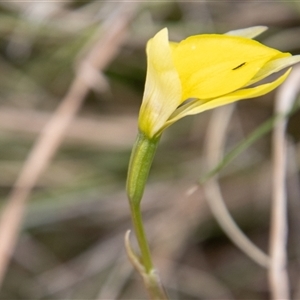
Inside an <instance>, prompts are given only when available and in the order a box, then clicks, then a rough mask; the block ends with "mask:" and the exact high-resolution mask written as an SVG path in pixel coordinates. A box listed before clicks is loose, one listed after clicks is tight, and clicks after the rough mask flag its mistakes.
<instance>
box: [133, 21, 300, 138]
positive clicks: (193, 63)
mask: <svg viewBox="0 0 300 300" xmlns="http://www.w3.org/2000/svg"><path fill="white" fill-rule="evenodd" d="M264 30H265V28H264V27H253V28H248V29H241V30H236V31H232V32H228V33H227V34H223V35H221V34H202V35H195V36H191V37H188V38H187V39H185V40H183V41H181V42H180V43H174V42H169V38H168V30H167V29H166V28H165V29H162V30H161V31H159V32H158V33H157V34H156V35H155V36H154V37H153V38H152V39H150V40H149V41H148V44H147V77H146V84H145V91H144V97H143V102H142V106H141V109H140V115H139V130H140V131H141V132H142V133H143V134H144V135H145V136H147V137H148V138H154V137H158V136H160V135H161V133H162V131H163V130H164V129H165V128H166V127H168V126H170V125H171V124H172V123H174V122H175V121H177V120H179V119H181V118H183V117H185V116H187V115H193V114H197V113H200V112H203V111H206V110H209V109H212V108H215V107H218V106H222V105H225V104H228V103H232V102H235V101H238V100H242V99H247V98H253V97H257V96H261V95H264V94H266V93H268V92H270V91H271V90H273V89H275V88H276V87H277V86H278V85H280V84H281V83H282V82H283V81H284V80H285V79H286V77H287V76H288V73H289V72H290V69H289V70H287V71H286V72H285V73H284V74H283V75H281V76H280V77H279V78H277V79H276V80H273V81H272V82H269V83H263V84H259V85H257V84H256V85H255V86H254V87H253V86H251V85H252V84H255V83H257V82H259V81H261V80H262V79H264V78H266V77H267V76H269V75H270V74H272V73H274V72H277V71H280V70H282V69H284V68H286V67H289V66H291V65H293V64H295V63H297V62H299V61H300V56H291V54H290V53H283V52H280V51H278V50H276V49H272V48H270V47H267V46H264V45H262V44H261V43H259V42H257V41H254V40H252V38H253V37H255V36H256V35H258V34H259V33H261V32H262V31H264ZM249 86H250V87H249Z"/></svg>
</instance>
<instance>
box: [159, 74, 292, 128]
mask: <svg viewBox="0 0 300 300" xmlns="http://www.w3.org/2000/svg"><path fill="white" fill-rule="evenodd" d="M290 71H291V68H290V69H289V70H287V71H286V72H285V73H284V74H283V75H282V76H280V77H279V78H277V79H276V80H275V81H273V82H271V83H266V84H262V85H260V86H257V87H253V88H247V89H240V90H238V91H235V92H233V93H230V94H228V95H225V96H222V97H220V98H216V99H212V100H208V101H207V102H205V103H203V101H201V100H200V101H199V100H193V101H191V102H190V103H187V104H185V105H183V106H181V107H180V108H179V109H177V110H176V112H175V113H174V114H173V115H172V116H171V117H170V119H169V120H168V122H167V123H166V124H165V126H164V128H163V129H165V128H167V127H168V126H170V125H171V124H173V123H174V122H176V121H177V120H179V119H181V118H183V117H185V116H188V115H195V114H198V113H201V112H204V111H206V110H210V109H213V108H216V107H219V106H223V105H226V104H229V103H232V102H236V101H239V100H243V99H249V98H254V97H258V96H262V95H265V94H267V93H269V92H270V91H272V90H274V89H275V88H276V87H278V86H279V85H280V84H281V83H282V82H283V81H284V80H285V79H286V78H287V76H288V74H289V73H290Z"/></svg>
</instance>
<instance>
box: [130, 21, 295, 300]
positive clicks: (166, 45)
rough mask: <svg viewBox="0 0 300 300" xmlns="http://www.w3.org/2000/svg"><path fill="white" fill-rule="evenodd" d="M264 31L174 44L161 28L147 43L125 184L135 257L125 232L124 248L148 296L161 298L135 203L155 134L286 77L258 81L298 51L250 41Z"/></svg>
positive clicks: (197, 37) (254, 94) (256, 29)
mask: <svg viewBox="0 0 300 300" xmlns="http://www.w3.org/2000/svg"><path fill="white" fill-rule="evenodd" d="M264 30H266V27H263V26H257V27H252V28H246V29H240V30H235V31H231V32H228V33H227V34H223V35H222V34H202V35H195V36H191V37H189V38H187V39H185V40H183V41H181V42H180V43H174V42H169V38H168V30H167V29H166V28H165V29H162V30H161V31H159V32H158V33H157V34H156V35H155V36H154V37H153V38H152V39H150V40H149V42H148V44H147V64H148V67H147V76H146V84H145V91H144V96H143V102H142V105H141V109H140V114H139V133H138V136H137V139H136V142H135V145H134V147H133V149H132V153H131V158H130V162H129V168H128V176H127V186H126V190H127V195H128V199H129V203H130V209H131V216H132V222H133V226H134V229H135V233H136V237H137V241H138V244H139V247H140V251H141V256H140V257H137V256H136V255H135V254H134V251H132V250H131V247H130V244H129V240H128V235H127V237H126V249H127V253H128V255H129V258H130V260H131V261H132V262H133V264H134V266H135V267H136V269H137V270H139V272H140V273H141V275H142V278H143V279H144V282H145V286H146V287H147V289H148V291H149V293H150V295H153V299H154V298H155V299H166V296H165V293H164V289H163V288H162V287H161V285H160V280H159V278H158V277H157V276H158V275H157V272H155V270H154V267H153V263H152V259H151V255H150V251H149V246H148V243H147V239H146V235H145V231H144V227H143V222H142V216H141V210H140V203H141V200H142V197H143V193H144V188H145V185H146V181H147V178H148V174H149V171H150V168H151V164H152V160H153V158H154V155H155V151H156V148H157V145H158V143H159V140H160V137H161V134H162V132H163V130H164V129H166V128H167V127H168V126H170V125H171V124H173V123H174V122H176V121H177V120H179V119H181V118H183V117H185V116H187V115H194V114H198V113H201V112H203V111H206V110H209V109H212V108H215V107H218V106H222V105H225V104H228V103H232V102H235V101H238V100H242V99H247V98H253V97H257V96H261V95H264V94H266V93H268V92H270V91H272V90H273V89H275V88H276V87H278V86H279V85H280V84H281V83H282V82H283V81H284V80H285V79H286V77H287V76H288V74H289V72H290V69H289V70H287V71H286V72H285V73H284V74H283V75H281V76H279V78H277V79H275V80H273V81H271V82H269V83H260V84H259V82H260V81H261V80H262V79H264V78H266V77H268V76H269V75H271V74H273V73H275V72H278V71H280V70H282V69H284V68H286V67H289V66H291V65H293V64H295V63H297V62H300V56H299V55H298V56H291V54H290V53H283V52H280V51H278V50H276V49H272V48H270V47H267V46H264V45H262V44H261V43H259V42H256V41H253V40H252V38H254V37H255V36H257V35H258V34H260V33H261V32H263V31H264ZM253 84H255V86H253Z"/></svg>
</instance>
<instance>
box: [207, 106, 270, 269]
mask: <svg viewBox="0 0 300 300" xmlns="http://www.w3.org/2000/svg"><path fill="white" fill-rule="evenodd" d="M233 107H234V106H233V105H230V106H225V107H221V108H219V109H217V110H215V111H213V115H212V119H211V122H210V125H209V128H208V131H207V139H206V153H207V154H206V157H207V165H208V170H211V169H213V168H214V167H215V166H216V165H217V164H218V162H219V161H220V160H221V159H222V155H223V149H224V144H225V140H226V131H227V128H228V124H229V121H230V117H231V115H232V112H233ZM203 190H204V193H205V198H206V200H207V203H208V205H209V207H210V209H211V211H212V213H213V215H214V217H215V218H216V220H217V222H218V223H219V225H220V226H221V227H222V229H223V230H224V231H225V233H226V234H227V235H228V237H229V238H230V239H231V240H232V242H233V243H234V244H235V245H236V246H237V247H238V248H240V249H241V250H242V251H243V252H244V253H245V254H247V255H248V256H249V257H250V258H251V259H252V260H254V261H255V262H256V263H257V264H259V265H261V266H263V267H268V266H269V257H268V256H267V255H266V254H265V253H264V252H262V250H260V249H259V248H258V247H257V246H256V245H254V244H253V243H252V242H251V241H250V240H249V238H248V237H247V236H246V235H245V234H244V233H243V232H242V231H241V229H240V228H239V227H238V225H237V224H236V223H235V221H234V220H233V219H232V217H231V215H230V213H229V211H228V209H227V207H226V205H225V203H224V200H223V197H222V194H221V191H220V187H219V184H218V181H217V177H216V176H214V177H212V178H210V179H209V180H208V181H207V182H206V183H205V184H204V185H203Z"/></svg>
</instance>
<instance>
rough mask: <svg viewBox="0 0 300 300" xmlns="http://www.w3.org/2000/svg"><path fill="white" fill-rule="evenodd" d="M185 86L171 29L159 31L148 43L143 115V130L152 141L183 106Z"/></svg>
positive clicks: (141, 112) (141, 113) (140, 115)
mask: <svg viewBox="0 0 300 300" xmlns="http://www.w3.org/2000/svg"><path fill="white" fill-rule="evenodd" d="M180 100H181V83H180V80H179V76H178V73H177V71H176V69H175V67H174V64H173V61H172V55H171V48H170V45H169V40H168V30H167V29H166V28H165V29H163V30H161V31H160V32H158V33H157V34H156V35H155V36H154V37H153V38H152V39H151V40H149V42H148V44H147V75H146V84H145V91H144V96H143V102H142V105H141V109H140V114H139V129H140V131H142V132H143V133H144V134H146V135H147V136H148V137H149V138H151V137H153V136H154V135H155V134H156V132H157V131H159V129H160V128H161V127H162V126H163V125H164V124H165V122H166V121H167V119H168V118H169V117H170V115H171V114H172V113H173V112H174V111H175V109H176V108H177V107H178V105H179V104H180Z"/></svg>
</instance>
